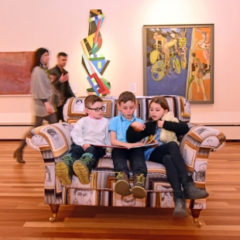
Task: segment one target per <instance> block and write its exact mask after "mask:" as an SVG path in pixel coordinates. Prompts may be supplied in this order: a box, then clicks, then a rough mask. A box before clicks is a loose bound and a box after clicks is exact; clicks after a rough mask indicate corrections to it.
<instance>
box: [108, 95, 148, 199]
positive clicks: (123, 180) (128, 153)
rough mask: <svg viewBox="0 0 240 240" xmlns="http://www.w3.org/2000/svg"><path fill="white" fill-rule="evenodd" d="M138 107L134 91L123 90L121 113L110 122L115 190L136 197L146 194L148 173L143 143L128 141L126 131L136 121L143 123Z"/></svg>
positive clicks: (119, 108)
mask: <svg viewBox="0 0 240 240" xmlns="http://www.w3.org/2000/svg"><path fill="white" fill-rule="evenodd" d="M135 109H136V97H135V95H134V94H133V93H132V92H127V91H126V92H123V93H121V94H120V96H119V98H118V110H119V111H120V115H118V116H116V117H114V118H112V119H111V122H110V124H109V131H110V140H111V144H112V145H114V146H119V148H114V149H113V150H112V159H113V164H114V171H115V172H116V180H117V181H116V183H115V192H116V193H118V194H120V195H122V196H126V195H129V194H131V193H132V194H133V196H134V197H136V198H144V197H145V196H146V190H145V179H146V175H147V166H146V162H145V158H144V151H143V149H142V148H141V146H142V145H143V143H141V142H138V143H128V142H127V140H126V132H127V129H128V127H129V125H130V124H131V123H133V122H135V121H137V122H141V123H143V120H141V119H139V118H136V116H135V115H134V111H135ZM127 160H129V161H130V166H131V169H132V171H133V176H134V183H133V188H132V189H131V190H130V185H129V180H128V178H129V168H128V165H127Z"/></svg>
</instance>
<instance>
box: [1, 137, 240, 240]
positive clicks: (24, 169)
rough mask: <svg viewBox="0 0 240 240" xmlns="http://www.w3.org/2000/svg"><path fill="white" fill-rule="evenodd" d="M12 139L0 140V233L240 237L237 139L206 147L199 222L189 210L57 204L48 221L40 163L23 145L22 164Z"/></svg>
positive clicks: (185, 239) (28, 238)
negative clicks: (180, 213)
mask: <svg viewBox="0 0 240 240" xmlns="http://www.w3.org/2000/svg"><path fill="white" fill-rule="evenodd" d="M17 145H18V142H17V141H0V170H1V172H0V239H1V240H3V239H4V240H8V239H14V240H20V239H22V240H23V239H24V240H36V239H41V240H45V239H59V240H60V239H85V240H86V239H116V240H120V239H149V240H155V239H163V240H168V239H171V240H174V239H178V240H179V239H181V240H190V239H191V240H194V239H198V240H201V239H204V240H209V239H211V240H213V239H217V240H223V239H224V240H225V239H226V240H232V239H236V240H239V239H240V143H239V142H231V143H229V142H228V143H227V144H226V146H225V147H224V148H222V149H221V150H219V151H217V152H215V153H211V158H210V161H209V165H208V172H207V179H208V180H207V183H208V184H207V190H208V191H209V193H210V197H209V198H208V201H207V209H206V210H204V211H202V213H201V221H202V227H201V228H198V227H196V226H195V225H194V224H193V222H192V218H191V216H189V217H187V218H184V219H174V218H173V217H172V215H171V214H172V213H171V210H158V209H150V208H148V209H133V208H96V207H73V206H62V207H60V211H59V215H58V221H57V222H55V223H50V222H49V221H48V218H49V216H50V210H49V207H48V206H47V205H44V203H43V179H44V165H43V162H42V160H41V156H40V153H39V152H36V151H34V150H32V149H30V148H29V147H27V148H26V150H25V154H24V159H25V160H26V162H27V163H26V164H25V165H22V164H18V163H16V162H15V160H14V159H13V158H12V152H13V150H14V149H15V148H16V147H17Z"/></svg>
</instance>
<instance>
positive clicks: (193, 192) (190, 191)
mask: <svg viewBox="0 0 240 240" xmlns="http://www.w3.org/2000/svg"><path fill="white" fill-rule="evenodd" d="M184 196H185V198H189V199H199V198H206V197H208V196H209V194H208V192H207V191H206V190H205V189H200V188H196V187H195V185H194V183H193V182H188V183H187V184H186V186H185V187H184Z"/></svg>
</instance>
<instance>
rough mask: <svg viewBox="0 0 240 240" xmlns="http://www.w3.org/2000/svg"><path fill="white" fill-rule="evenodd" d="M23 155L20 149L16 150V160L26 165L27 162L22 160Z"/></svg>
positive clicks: (14, 154) (14, 155)
mask: <svg viewBox="0 0 240 240" xmlns="http://www.w3.org/2000/svg"><path fill="white" fill-rule="evenodd" d="M22 155H23V151H22V150H21V149H20V148H18V149H16V150H15V151H14V153H13V157H14V158H16V160H17V162H19V163H25V161H24V160H23V158H22Z"/></svg>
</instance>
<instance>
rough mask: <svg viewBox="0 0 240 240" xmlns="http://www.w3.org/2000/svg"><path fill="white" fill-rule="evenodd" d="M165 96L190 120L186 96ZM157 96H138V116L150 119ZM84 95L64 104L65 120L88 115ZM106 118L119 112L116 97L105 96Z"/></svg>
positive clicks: (182, 117) (173, 108) (175, 110)
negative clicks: (151, 108) (150, 104)
mask: <svg viewBox="0 0 240 240" xmlns="http://www.w3.org/2000/svg"><path fill="white" fill-rule="evenodd" d="M161 96H164V97H165V98H166V99H167V101H168V104H169V108H170V110H171V111H172V112H173V113H174V116H175V117H177V118H178V119H179V120H180V121H183V122H189V121H190V103H189V102H188V101H187V100H186V98H184V97H182V96H175V95H161ZM153 97H155V96H137V109H136V116H137V117H139V118H141V119H143V120H147V119H148V110H149V109H148V106H149V103H150V101H151V99H152V98H153ZM84 99H85V96H84V97H73V98H69V99H68V100H67V102H66V104H65V105H64V110H63V114H64V120H65V121H66V122H68V123H75V122H76V121H77V120H78V119H80V118H81V117H83V116H86V113H85V108H84ZM103 102H104V106H105V112H104V116H105V117H106V118H112V117H114V116H116V115H118V114H119V112H118V109H117V98H116V97H104V98H103Z"/></svg>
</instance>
